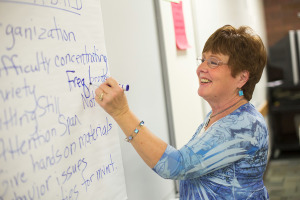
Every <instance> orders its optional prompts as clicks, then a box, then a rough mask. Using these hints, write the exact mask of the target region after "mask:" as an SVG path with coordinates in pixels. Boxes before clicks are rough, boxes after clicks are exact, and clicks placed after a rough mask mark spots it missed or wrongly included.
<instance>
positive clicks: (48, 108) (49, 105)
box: [0, 85, 60, 131]
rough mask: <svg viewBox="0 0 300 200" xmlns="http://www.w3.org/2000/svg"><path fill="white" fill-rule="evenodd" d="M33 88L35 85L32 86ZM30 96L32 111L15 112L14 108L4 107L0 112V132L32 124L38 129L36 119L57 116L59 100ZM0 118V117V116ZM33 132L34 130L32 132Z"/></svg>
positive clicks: (50, 97) (43, 96) (42, 96)
mask: <svg viewBox="0 0 300 200" xmlns="http://www.w3.org/2000/svg"><path fill="white" fill-rule="evenodd" d="M33 88H35V85H33ZM32 91H34V94H33V95H32V98H33V102H32V105H31V106H32V109H29V110H27V109H26V110H23V111H20V110H17V109H16V108H12V107H6V108H4V109H3V110H0V114H2V112H3V117H0V130H2V129H4V128H6V129H7V130H9V129H10V128H12V127H17V126H19V127H22V126H23V125H24V124H30V123H32V122H33V123H34V127H35V129H38V128H39V127H38V126H39V123H38V119H40V118H42V117H44V116H46V114H47V113H55V114H59V113H60V111H59V98H57V97H52V96H45V95H41V96H37V95H36V94H35V90H32ZM0 116H1V115H0ZM33 131H35V130H33Z"/></svg>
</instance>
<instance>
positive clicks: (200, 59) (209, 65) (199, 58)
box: [196, 56, 228, 69]
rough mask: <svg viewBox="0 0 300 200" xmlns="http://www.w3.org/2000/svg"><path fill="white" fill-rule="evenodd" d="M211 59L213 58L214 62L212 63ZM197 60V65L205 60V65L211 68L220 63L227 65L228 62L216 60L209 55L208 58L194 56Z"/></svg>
mask: <svg viewBox="0 0 300 200" xmlns="http://www.w3.org/2000/svg"><path fill="white" fill-rule="evenodd" d="M212 59H213V60H214V61H213V62H215V63H214V64H212ZM196 60H197V62H198V66H199V65H200V64H202V63H204V62H205V61H207V65H208V67H209V68H211V69H215V68H217V67H219V66H221V65H228V63H224V62H223V61H222V60H218V59H217V58H215V57H210V58H208V59H205V58H202V57H201V56H199V57H197V58H196Z"/></svg>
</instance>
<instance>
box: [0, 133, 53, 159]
mask: <svg viewBox="0 0 300 200" xmlns="http://www.w3.org/2000/svg"><path fill="white" fill-rule="evenodd" d="M56 135H57V133H56V129H55V128H50V129H49V130H46V131H44V132H38V131H36V132H35V133H33V134H32V135H31V136H30V137H29V138H28V139H23V140H20V139H19V136H18V135H15V136H14V137H13V138H8V141H7V142H6V141H5V140H4V139H3V138H0V159H1V158H3V160H4V161H7V159H8V158H10V159H13V160H14V159H15V158H16V157H20V156H24V155H26V154H28V153H29V152H30V151H31V150H33V149H38V148H39V147H40V146H43V145H44V144H47V143H49V142H51V140H52V139H53V138H54V137H55V136H56Z"/></svg>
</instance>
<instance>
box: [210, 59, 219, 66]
mask: <svg viewBox="0 0 300 200" xmlns="http://www.w3.org/2000/svg"><path fill="white" fill-rule="evenodd" d="M210 64H212V65H218V64H219V61H218V60H217V59H215V58H210Z"/></svg>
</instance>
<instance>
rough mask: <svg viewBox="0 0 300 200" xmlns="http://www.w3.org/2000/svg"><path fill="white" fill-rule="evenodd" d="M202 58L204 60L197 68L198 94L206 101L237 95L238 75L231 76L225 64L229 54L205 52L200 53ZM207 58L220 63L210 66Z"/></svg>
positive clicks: (227, 98) (220, 99) (219, 100)
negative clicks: (214, 66) (216, 65)
mask: <svg viewBox="0 0 300 200" xmlns="http://www.w3.org/2000/svg"><path fill="white" fill-rule="evenodd" d="M202 59H204V62H202V63H201V64H200V65H199V66H198V68H197V75H198V78H199V89H198V94H199V96H201V97H203V98H204V99H205V100H206V101H208V103H210V102H216V103H218V102H222V101H224V100H225V101H226V100H230V99H232V98H233V97H235V96H237V95H238V88H239V86H240V82H239V76H237V77H236V78H234V77H232V76H231V70H230V68H229V66H228V65H227V63H228V60H229V56H227V55H223V54H212V53H211V52H205V53H203V54H202ZM209 59H212V60H218V61H221V62H222V63H221V64H220V65H219V66H218V67H216V68H210V67H209V65H208V61H207V60H209Z"/></svg>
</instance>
